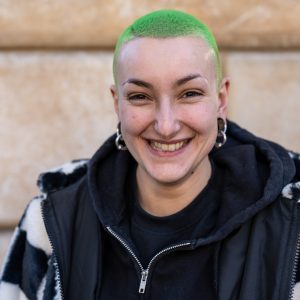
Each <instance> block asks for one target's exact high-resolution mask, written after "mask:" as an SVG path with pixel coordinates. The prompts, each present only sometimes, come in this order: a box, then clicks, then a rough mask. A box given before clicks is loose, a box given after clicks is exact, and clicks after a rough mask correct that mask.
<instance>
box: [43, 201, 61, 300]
mask: <svg viewBox="0 0 300 300" xmlns="http://www.w3.org/2000/svg"><path fill="white" fill-rule="evenodd" d="M45 203H46V199H44V200H42V203H41V212H42V218H43V221H44V224H45V227H46V230H47V233H48V238H49V242H50V246H51V249H52V253H53V258H54V261H55V265H54V266H55V269H56V274H55V275H56V276H55V277H56V280H57V282H58V289H59V294H60V297H61V300H64V294H63V290H62V280H61V272H60V267H59V264H58V260H57V255H56V253H57V252H56V249H55V247H54V243H53V238H52V235H51V233H50V230H49V223H48V221H47V219H46V217H45V213H44V206H45Z"/></svg>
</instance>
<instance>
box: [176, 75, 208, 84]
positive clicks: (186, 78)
mask: <svg viewBox="0 0 300 300" xmlns="http://www.w3.org/2000/svg"><path fill="white" fill-rule="evenodd" d="M195 78H202V79H205V80H207V79H206V78H205V77H203V76H202V75H201V74H189V75H187V76H184V77H183V78H180V79H178V80H176V82H175V84H174V85H175V86H180V85H183V84H185V83H187V82H188V81H190V80H193V79H195Z"/></svg>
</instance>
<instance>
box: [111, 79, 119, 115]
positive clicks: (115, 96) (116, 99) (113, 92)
mask: <svg viewBox="0 0 300 300" xmlns="http://www.w3.org/2000/svg"><path fill="white" fill-rule="evenodd" d="M110 93H111V95H112V97H113V101H114V108H115V112H116V114H117V116H118V117H119V97H118V92H117V87H116V86H115V85H114V84H113V85H111V87H110Z"/></svg>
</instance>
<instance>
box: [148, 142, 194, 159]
mask: <svg viewBox="0 0 300 300" xmlns="http://www.w3.org/2000/svg"><path fill="white" fill-rule="evenodd" d="M190 142H191V140H189V141H188V142H187V143H186V144H185V145H184V146H183V147H181V148H180V149H178V150H175V151H160V150H157V149H154V148H153V147H151V145H150V144H149V142H148V141H146V143H147V146H148V148H149V150H150V152H151V153H152V154H154V155H155V156H159V157H173V156H177V155H180V154H181V153H182V152H184V151H185V150H186V148H187V147H188V145H189V144H190Z"/></svg>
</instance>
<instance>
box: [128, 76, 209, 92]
mask: <svg viewBox="0 0 300 300" xmlns="http://www.w3.org/2000/svg"><path fill="white" fill-rule="evenodd" d="M196 78H202V79H205V80H207V79H206V78H205V77H203V76H202V75H201V74H189V75H187V76H184V77H183V78H180V79H178V80H176V81H175V83H174V86H180V85H183V84H185V83H187V82H188V81H190V80H193V79H196ZM128 83H131V84H135V85H138V86H141V87H146V88H148V89H153V85H152V84H151V83H149V82H146V81H144V80H141V79H136V78H129V79H127V80H126V81H124V82H123V83H122V85H125V84H128Z"/></svg>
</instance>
